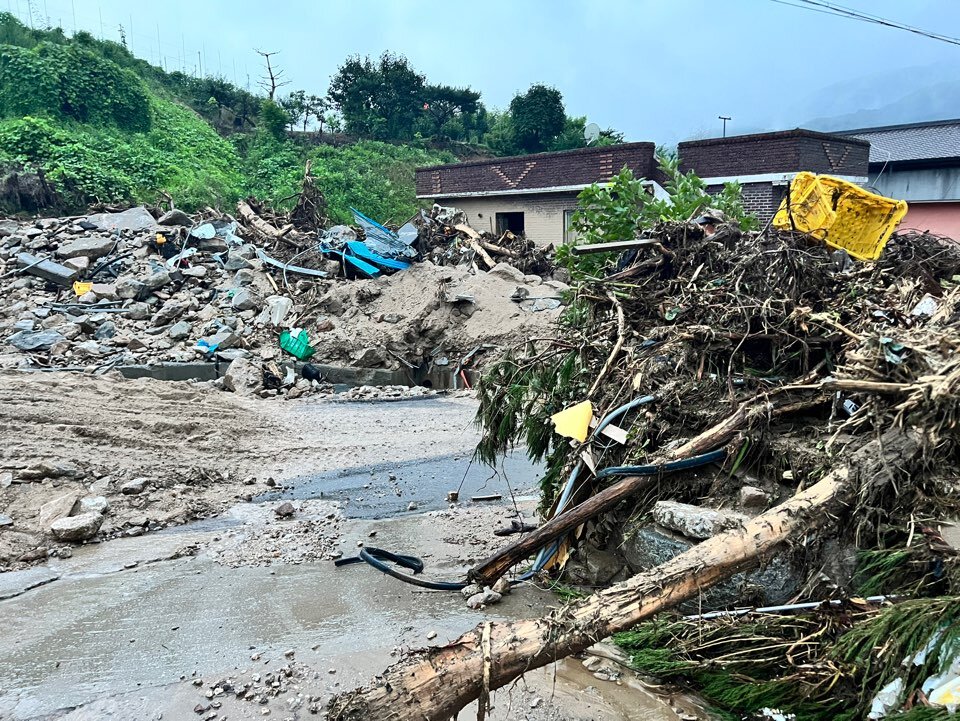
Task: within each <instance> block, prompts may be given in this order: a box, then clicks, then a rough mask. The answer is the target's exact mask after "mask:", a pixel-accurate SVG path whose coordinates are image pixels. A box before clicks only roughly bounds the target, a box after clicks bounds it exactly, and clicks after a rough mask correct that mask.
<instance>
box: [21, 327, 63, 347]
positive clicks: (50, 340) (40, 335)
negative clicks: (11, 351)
mask: <svg viewBox="0 0 960 721" xmlns="http://www.w3.org/2000/svg"><path fill="white" fill-rule="evenodd" d="M65 340H66V338H65V337H64V336H63V335H61V334H60V333H59V332H57V331H55V330H39V331H27V330H21V331H19V332H17V333H14V334H13V335H12V336H10V337H9V338H7V343H9V344H10V345H12V346H13V347H14V348H16V349H17V350H22V351H47V350H50V348H52V347H53V346H55V345H56V344H57V343H62V342H63V341H65Z"/></svg>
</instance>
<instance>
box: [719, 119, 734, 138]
mask: <svg viewBox="0 0 960 721" xmlns="http://www.w3.org/2000/svg"><path fill="white" fill-rule="evenodd" d="M717 119H719V120H722V121H723V137H727V121H728V120H732V119H733V118H731V117H730V116H729V115H718V116H717Z"/></svg>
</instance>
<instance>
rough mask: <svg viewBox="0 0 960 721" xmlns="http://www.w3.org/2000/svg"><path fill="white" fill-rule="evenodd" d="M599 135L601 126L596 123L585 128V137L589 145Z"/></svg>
mask: <svg viewBox="0 0 960 721" xmlns="http://www.w3.org/2000/svg"><path fill="white" fill-rule="evenodd" d="M599 137H600V126H599V125H597V124H596V123H590V124H589V125H588V126H587V127H585V128H584V129H583V139H584V140H586V141H587V145H590V143H592V142H594V141H595V140H596V139H597V138H599Z"/></svg>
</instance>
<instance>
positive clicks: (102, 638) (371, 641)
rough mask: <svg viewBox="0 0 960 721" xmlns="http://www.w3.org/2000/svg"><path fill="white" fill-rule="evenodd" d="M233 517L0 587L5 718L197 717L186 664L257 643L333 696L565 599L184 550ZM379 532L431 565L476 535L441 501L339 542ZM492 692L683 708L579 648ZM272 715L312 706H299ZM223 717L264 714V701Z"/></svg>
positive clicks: (549, 703)
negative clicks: (464, 589) (289, 655)
mask: <svg viewBox="0 0 960 721" xmlns="http://www.w3.org/2000/svg"><path fill="white" fill-rule="evenodd" d="M397 475H400V474H399V473H398V474H397ZM427 475H429V473H428V474H427ZM481 513H482V512H481ZM490 514H491V515H490V518H491V519H494V518H496V517H497V512H496V511H491V512H490ZM475 519H476V516H473V517H472V521H475ZM231 523H232V521H231V520H230V517H229V516H228V517H225V518H223V519H220V520H219V521H217V522H213V523H206V524H204V525H200V524H193V525H188V526H184V527H180V528H178V529H174V530H172V531H169V532H163V533H159V534H152V535H150V536H144V537H140V538H128V539H121V540H117V541H111V542H109V543H105V544H101V545H99V546H87V547H84V548H80V549H78V551H77V552H76V554H75V555H74V557H72V558H70V559H65V560H58V561H51V562H50V563H49V564H48V570H49V572H50V577H51V578H54V577H55V578H56V580H52V581H51V582H49V583H47V584H45V585H42V586H40V587H38V588H34V589H32V590H29V591H26V592H24V593H21V594H20V595H17V596H15V597H13V598H10V599H8V600H6V601H3V602H0V649H2V650H0V718H2V719H8V718H9V719H31V718H41V717H42V718H47V717H51V718H60V717H62V718H70V719H100V718H117V719H159V718H167V719H170V718H173V719H179V718H191V717H195V716H194V714H193V707H194V705H195V704H196V703H197V691H196V689H194V688H193V687H191V686H189V684H187V683H184V682H181V679H184V678H188V679H189V678H191V677H198V676H199V677H203V676H207V675H208V674H217V673H227V672H230V671H231V670H233V669H238V668H240V669H242V668H249V667H251V665H252V664H254V662H252V661H251V655H258V654H262V656H261V657H259V658H258V660H257V661H256V664H265V663H277V662H282V661H283V653H284V651H285V650H287V649H296V660H297V661H298V662H302V663H304V664H307V665H309V666H310V667H313V668H316V669H318V671H319V672H318V673H317V674H316V680H315V681H313V682H312V683H314V687H313V689H312V690H313V692H315V693H316V694H317V695H322V696H324V697H326V696H329V695H331V694H333V693H336V692H338V691H342V690H344V689H348V688H352V687H353V686H355V685H357V684H359V683H362V682H364V681H365V680H367V679H369V678H370V677H371V676H372V675H373V674H375V673H376V672H377V671H379V670H381V669H382V668H383V667H384V666H385V665H386V664H387V663H388V662H389V661H390V660H391V656H390V654H391V652H392V651H393V650H394V649H397V648H399V647H418V646H424V645H427V644H428V643H430V641H428V640H427V635H428V634H429V633H431V632H434V633H436V634H437V637H436V639H435V640H434V641H433V643H440V642H443V641H446V640H449V639H453V638H456V637H457V636H458V635H459V634H460V633H462V632H463V631H465V630H467V629H469V628H472V627H473V626H474V625H476V624H477V623H478V622H479V621H481V620H483V619H487V618H514V617H521V616H530V615H538V614H540V613H542V612H543V611H544V610H545V609H546V608H547V607H548V606H550V605H552V604H554V603H555V602H556V601H555V598H554V597H553V596H552V594H549V593H547V592H544V591H541V590H538V589H536V588H535V587H533V586H524V587H522V588H520V589H518V590H516V591H514V593H512V594H510V595H509V596H508V597H507V598H506V599H505V600H504V602H503V603H501V604H500V605H498V606H496V607H494V608H493V609H490V611H488V612H478V611H471V610H470V609H468V608H466V606H465V605H464V603H463V601H462V599H461V598H460V596H459V594H456V593H448V592H429V591H424V590H422V589H418V588H414V587H411V586H407V585H404V584H402V583H399V582H397V581H396V580H394V579H392V578H389V577H387V576H385V575H383V574H380V573H377V572H375V571H374V569H371V568H369V567H366V566H357V567H347V568H342V569H336V568H335V567H334V566H333V564H332V563H330V562H319V563H305V564H300V565H275V566H258V567H257V566H255V567H240V568H227V567H224V566H220V565H217V564H215V563H214V562H213V561H212V560H210V559H209V558H207V557H205V556H204V555H203V553H202V552H201V553H200V554H199V555H197V556H188V557H177V555H178V553H179V552H180V550H181V549H182V548H184V547H186V546H191V545H192V546H200V547H203V546H204V545H205V544H206V543H207V542H209V541H211V540H213V538H214V537H217V538H219V537H220V536H222V535H223V534H224V531H225V530H226V529H228V528H230V526H231ZM448 523H453V524H454V525H455V524H456V522H455V521H448ZM461 524H462V522H461ZM481 530H482V532H487V531H486V530H485V529H481ZM373 532H375V533H376V541H377V544H378V545H383V546H384V547H387V548H393V549H398V550H415V552H417V553H418V555H421V556H423V558H424V559H425V561H426V563H427V566H428V573H429V574H430V575H431V576H433V577H434V578H450V579H456V578H460V577H462V575H463V572H464V571H465V570H466V564H465V562H464V561H463V560H461V559H463V558H466V557H467V555H468V553H466V552H468V551H469V550H470V549H466V548H464V549H461V550H463V551H465V553H462V554H461V553H458V552H457V549H456V548H453V549H451V547H450V546H449V541H447V542H442V541H441V540H440V538H441V537H443V536H445V535H449V528H445V527H443V526H442V518H441V517H438V516H437V515H436V514H433V515H427V516H425V515H416V514H408V515H404V516H403V517H399V518H390V519H382V520H373V519H357V520H352V521H349V522H347V527H346V530H345V535H344V539H343V545H342V547H343V548H344V550H345V551H346V552H348V553H349V552H351V548H354V549H355V548H356V545H357V542H358V541H361V540H369V538H370V534H371V533H373ZM454 542H455V543H458V542H461V541H456V540H455V541H454ZM5 575H8V576H9V575H10V574H5ZM14 580H15V579H8V581H7V585H10V583H11V582H12V581H14ZM14 585H15V584H14ZM254 665H255V664H254ZM330 669H333V670H335V671H336V673H335V674H329V673H328V670H330ZM537 699H540V700H541V702H540V703H538V702H537ZM494 704H495V710H494V715H493V718H495V719H504V720H506V719H515V718H518V719H523V718H529V719H531V720H532V719H538V720H540V719H543V720H544V721H546V720H558V719H596V720H598V721H599V720H601V719H602V720H604V721H607V720H609V721H620V720H626V719H630V720H634V719H643V720H644V721H646V720H650V721H654V720H660V719H675V718H676V716H675V714H674V713H673V712H672V711H671V710H670V708H669V707H668V706H666V705H664V704H663V703H661V702H660V701H659V700H657V699H655V698H654V697H652V696H649V695H647V694H644V693H642V692H638V691H636V690H632V689H628V688H626V687H621V686H617V685H616V684H613V683H610V682H604V681H597V680H596V679H594V678H593V676H592V675H590V674H589V673H587V672H586V671H585V669H583V667H582V666H581V665H580V664H579V663H578V662H576V661H569V662H563V663H561V664H558V665H556V666H555V667H550V668H548V669H545V670H538V671H536V672H532V673H531V674H528V675H527V677H526V678H525V679H524V680H523V681H522V682H521V684H520V685H519V686H517V687H515V688H513V689H511V690H506V691H501V692H499V693H498V695H497V696H496V698H495V701H494ZM533 704H536V706H533ZM247 712H249V713H250V714H254V715H250V716H247V715H245V714H246V713H247ZM277 716H278V717H280V718H310V716H309V715H308V714H307V712H306V711H305V710H300V711H297V712H296V713H291V714H287V713H282V710H280V709H278V710H277ZM228 717H229V718H247V717H249V718H256V717H260V709H258V708H253V709H237V710H235V712H231V713H230V714H229V715H228ZM468 717H469V714H468V713H467V712H466V711H465V712H464V714H463V718H468ZM221 718H222V717H221Z"/></svg>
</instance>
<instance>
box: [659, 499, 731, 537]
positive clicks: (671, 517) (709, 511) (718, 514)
mask: <svg viewBox="0 0 960 721" xmlns="http://www.w3.org/2000/svg"><path fill="white" fill-rule="evenodd" d="M653 520H654V521H656V522H657V523H659V524H660V525H661V526H663V527H664V528H668V529H670V530H671V531H676V532H678V533H680V534H682V535H684V536H686V537H687V538H695V539H697V540H703V539H706V538H710V537H711V536H715V535H717V534H718V533H722V532H723V531H726V530H728V529H731V528H736V527H738V526H740V525H741V524H742V523H743V522H744V521H746V520H747V516H744V515H743V514H742V513H734V512H732V511H719V510H716V509H713V508H702V507H701V506H692V505H690V504H688V503H677V502H676V501H657V503H655V504H654V506H653Z"/></svg>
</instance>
